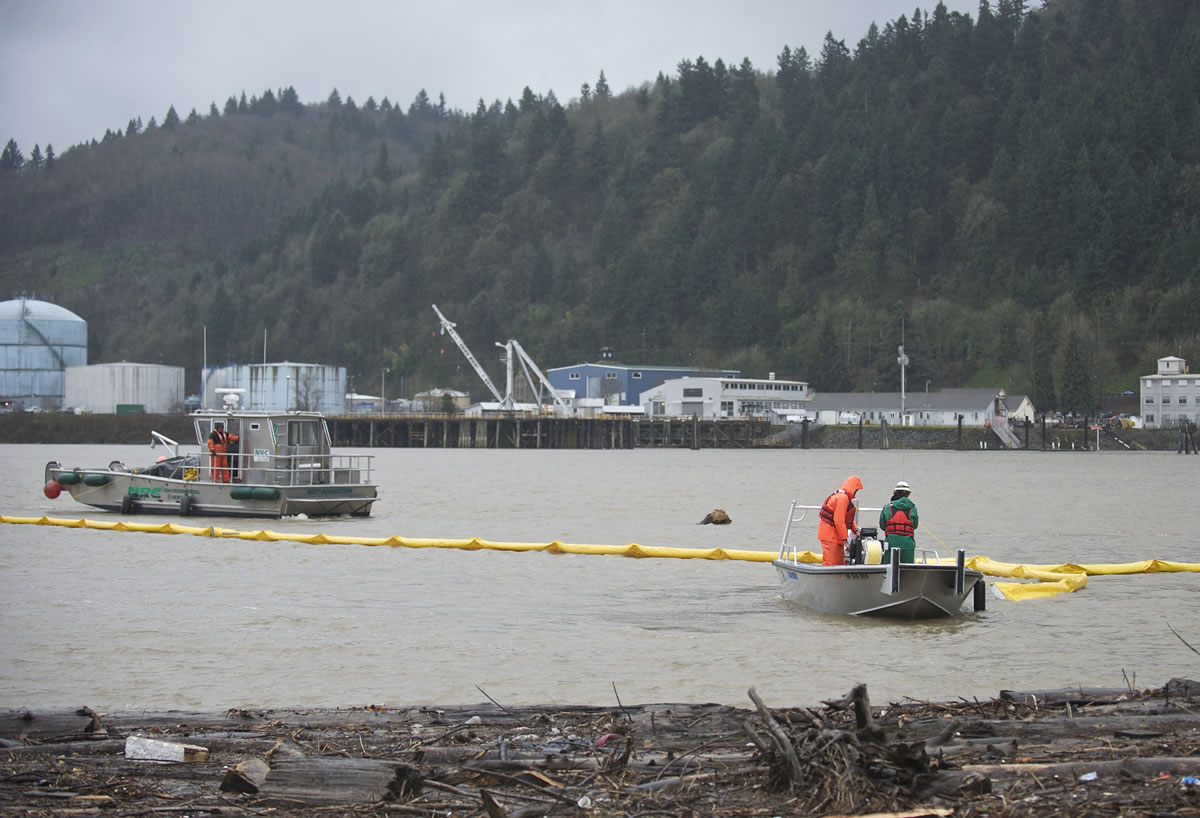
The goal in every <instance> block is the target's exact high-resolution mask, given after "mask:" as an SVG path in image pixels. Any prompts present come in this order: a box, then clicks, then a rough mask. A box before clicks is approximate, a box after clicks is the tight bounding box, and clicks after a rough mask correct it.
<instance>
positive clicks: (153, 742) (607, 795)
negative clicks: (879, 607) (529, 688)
mask: <svg viewBox="0 0 1200 818" xmlns="http://www.w3.org/2000/svg"><path fill="white" fill-rule="evenodd" d="M485 695H486V694H485ZM749 695H750V699H751V701H752V702H753V704H754V708H753V709H741V708H736V707H730V706H724V705H715V704H654V705H640V706H625V705H623V704H621V703H620V702H619V700H618V703H617V705H616V706H613V707H609V708H597V707H520V708H513V707H504V706H503V705H501V704H498V703H495V702H492V703H491V704H490V705H486V706H478V707H446V708H433V707H414V708H394V707H380V706H369V707H365V708H352V709H346V710H246V709H235V710H230V711H228V712H226V713H221V714H214V713H207V714H206V713H190V712H179V711H170V712H162V713H145V712H129V711H121V712H113V713H97V712H95V711H93V710H91V709H89V708H82V709H79V710H63V711H45V712H42V711H38V712H30V711H27V710H7V711H0V813H2V814H6V815H8V814H22V815H33V816H37V815H47V816H49V815H64V816H65V815H91V814H96V815H112V816H128V815H143V816H144V815H159V814H161V815H182V814H187V815H218V814H219V815H243V814H247V815H249V814H255V815H257V814H263V813H266V812H275V813H279V812H283V813H285V814H288V815H331V814H345V813H353V812H370V813H378V814H389V815H393V814H394V815H427V816H434V815H441V816H445V815H456V816H458V815H464V816H470V815H478V816H488V817H489V818H500V816H510V817H511V818H517V816H543V815H582V814H587V815H635V814H636V815H641V816H650V815H678V816H692V815H729V816H737V815H746V816H750V815H778V814H795V815H865V814H873V815H886V816H894V817H895V818H901V816H904V817H906V818H916V816H937V815H941V816H945V815H956V816H969V815H984V814H986V815H989V816H1001V818H1008V817H1009V816H1019V815H1020V816H1024V815H1050V814H1071V815H1082V814H1089V815H1113V816H1116V815H1126V814H1155V815H1196V814H1198V813H1200V787H1198V786H1197V785H1195V784H1193V783H1190V782H1192V781H1194V780H1195V778H1193V777H1195V776H1200V715H1196V714H1197V713H1198V712H1200V710H1198V708H1200V684H1197V683H1196V682H1191V681H1186V680H1172V681H1171V682H1169V683H1168V684H1167V685H1166V686H1164V687H1163V688H1161V689H1156V690H1149V691H1139V690H1135V689H1132V687H1130V688H1127V689H1076V690H1051V691H1029V692H1011V691H1002V692H1001V694H1000V696H999V697H998V698H996V699H993V700H990V701H984V702H981V701H965V700H960V701H958V702H947V703H930V702H920V701H912V700H907V701H904V702H897V703H891V704H888V705H886V706H883V707H879V706H873V705H872V704H871V702H870V701H869V699H868V696H867V689H866V687H865V686H864V685H859V686H857V687H855V688H854V689H853V690H852V691H850V692H849V693H848V694H847V695H846V696H844V697H842V698H841V699H837V700H831V701H826V702H823V703H822V705H821V706H819V707H784V708H771V707H769V706H768V704H767V703H766V702H764V700H763V699H762V698H761V697H760V695H759V694H758V693H757V692H756V691H755V690H753V689H751V690H750V692H749Z"/></svg>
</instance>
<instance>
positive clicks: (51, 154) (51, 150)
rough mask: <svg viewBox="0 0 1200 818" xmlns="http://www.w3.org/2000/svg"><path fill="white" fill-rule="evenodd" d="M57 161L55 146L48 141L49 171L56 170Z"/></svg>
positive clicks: (47, 164)
mask: <svg viewBox="0 0 1200 818" xmlns="http://www.w3.org/2000/svg"><path fill="white" fill-rule="evenodd" d="M55 161H56V160H55V156H54V146H53V145H51V144H50V143H49V142H47V143H46V170H47V171H51V170H54V163H55Z"/></svg>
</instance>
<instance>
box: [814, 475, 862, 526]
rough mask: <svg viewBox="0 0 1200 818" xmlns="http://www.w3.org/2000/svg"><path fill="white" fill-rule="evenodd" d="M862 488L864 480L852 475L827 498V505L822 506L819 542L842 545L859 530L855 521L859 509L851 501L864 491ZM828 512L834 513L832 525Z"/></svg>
mask: <svg viewBox="0 0 1200 818" xmlns="http://www.w3.org/2000/svg"><path fill="white" fill-rule="evenodd" d="M862 487H863V484H862V480H859V479H858V476H857V475H853V474H852V475H850V476H849V477H847V478H846V482H845V483H842V487H841V488H840V489H838V490H837V491H835V492H834V493H833V494H831V495H829V496H828V497H827V498H825V503H824V504H823V505H822V506H821V515H820V516H821V525H820V527H818V528H817V539H818V540H824V541H826V542H838V543H840V542H843V541H844V540H845V539H846V538H847V537H848V536H849V533H850V532H851V531H854V530H856V529H857V528H858V524H857V523H856V522H855V521H854V515H855V512H856V511H857V509H855V507H854V503H852V502H850V501H851V500H853V499H854V495H855V494H858V492H860V491H862ZM826 510H828V511H830V512H831V513H832V517H833V522H832V523H831V522H830V521H829V520H828V519H827V516H828V515H827V514H826Z"/></svg>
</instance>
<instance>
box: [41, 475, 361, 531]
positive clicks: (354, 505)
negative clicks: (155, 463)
mask: <svg viewBox="0 0 1200 818" xmlns="http://www.w3.org/2000/svg"><path fill="white" fill-rule="evenodd" d="M78 474H79V472H77V471H74V470H69V469H61V470H55V469H50V470H49V471H48V472H47V477H48V478H50V479H52V480H56V481H61V482H60V485H62V487H63V488H64V489H65V490H67V491H68V492H69V493H70V494H71V496H72V497H73V498H74V499H75V500H76V501H77V502H79V503H83V504H84V505H88V506H92V507H93V508H98V509H103V510H105V511H116V512H120V513H123V514H170V515H174V516H182V517H187V516H201V517H257V518H267V519H270V518H279V517H290V516H294V515H297V514H304V515H307V516H309V517H330V516H342V515H349V516H355V517H365V516H369V515H370V513H371V505H372V504H373V503H374V502H375V501H376V499H378V498H377V492H376V487H375V486H374V485H370V484H361V483H360V484H347V485H338V484H331V485H306V486H270V485H247V484H230V483H212V482H207V481H197V480H173V479H170V478H164V477H155V476H152V475H145V474H137V473H133V472H123V471H115V470H106V469H100V470H89V471H87V472H86V473H85V474H83V475H82V477H81V478H80V479H78V480H77V482H75V483H73V484H71V483H68V482H67V480H64V479H62V478H63V477H64V475H78Z"/></svg>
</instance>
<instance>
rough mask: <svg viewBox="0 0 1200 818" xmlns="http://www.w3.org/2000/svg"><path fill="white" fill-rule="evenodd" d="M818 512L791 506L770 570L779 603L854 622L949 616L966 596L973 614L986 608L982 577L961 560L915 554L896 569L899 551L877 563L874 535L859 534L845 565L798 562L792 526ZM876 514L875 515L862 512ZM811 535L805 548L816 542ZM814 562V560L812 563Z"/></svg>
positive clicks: (924, 552) (958, 556)
mask: <svg viewBox="0 0 1200 818" xmlns="http://www.w3.org/2000/svg"><path fill="white" fill-rule="evenodd" d="M820 510H821V507H820V506H806V505H799V504H798V503H796V502H793V503H792V506H791V509H790V510H789V511H788V519H787V524H786V525H785V526H784V529H783V541H782V542H781V544H780V546H779V556H778V557H777V558H776V559H775V560H774V561H773V563H772V565H774V566H775V569H776V570H777V571H778V572H779V579H780V582H781V584H782V586H781V588H782V594H783V598H784V599H786V600H788V601H789V602H795V603H797V604H800V605H804V606H805V607H808V608H812V609H814V610H817V611H821V612H823V613H830V614H851V615H854V616H886V617H895V618H900V619H931V618H934V617H942V616H954V615H956V614H958V613H959V611H960V609H961V608H962V604H963V601H964V600H965V599H966V598H967V596H968V595H973V596H974V605H975V610H976V611H982V610H983V609H984V607H985V605H986V597H985V592H986V589H987V585H986V583H985V582H984V580H983V574H982V573H981V572H979V571H976V570H973V569H969V568H967V567H966V554H965V552H963V551H961V550H960V551H958V552H957V554H956V557H955V558H954V559H952V560H951V559H945V560H944V559H942V558H941V557H940V555H939V554H938V552H937V551H936V550H933V549H920V550H919V551H918V560H919V561H918V562H915V563H901V562H900V551H899V550H892V551H891V552H890V554H891V559H890V560H889V561H888V562H887V563H886V564H882V563H881V562H880V554H881V552H882V547H881V543H880V542H879V541H878V540H877V539H875V532H876V530H875V529H873V528H865V527H864V528H863V529H862V532H863V535H864V536H863V538H862V540H861V541H860V542H857V543H855V545H856V546H858V547H854V548H852V549H851V551H852V554H851V555H850V556H849V559H848V560H847V564H846V565H822V564H821V563H820V562H807V561H805V560H803V559H801V558H800V556H801V554H802V553H803V552H804V551H805V550H807V549H799V548H797V547H796V546H794V545H790V544H789V542H788V538H789V537H790V536H791V535H792V534H793V529H794V528H795V524H796V523H798V522H800V521H801V520H803V519H804V518H805V517H806V516H807V515H808V513H809V512H810V511H811V512H813V517H814V518H816V516H817V514H818V513H819V512H820ZM862 511H866V512H872V511H874V512H878V511H879V509H877V508H876V509H862ZM816 541H817V540H816V532H815V531H814V532H813V533H812V537H811V539H810V542H814V543H815V542H816ZM818 558H819V557H818Z"/></svg>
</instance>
